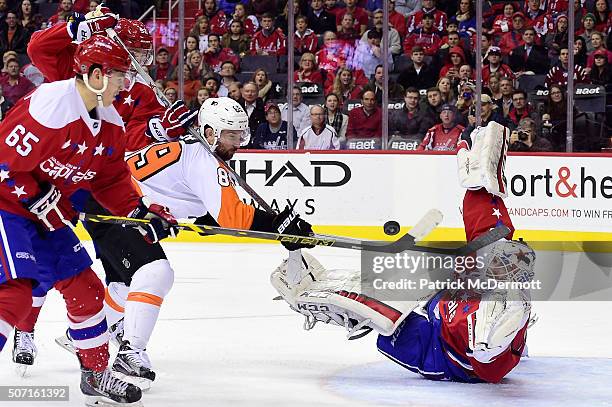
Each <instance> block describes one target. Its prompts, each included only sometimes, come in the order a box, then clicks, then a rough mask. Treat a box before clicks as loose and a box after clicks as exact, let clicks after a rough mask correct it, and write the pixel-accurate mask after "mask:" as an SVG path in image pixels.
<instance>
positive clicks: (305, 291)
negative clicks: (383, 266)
mask: <svg viewBox="0 0 612 407" xmlns="http://www.w3.org/2000/svg"><path fill="white" fill-rule="evenodd" d="M270 281H271V283H272V285H273V286H274V288H275V289H276V290H277V291H278V293H279V294H280V295H281V297H282V298H283V299H284V300H285V301H287V303H288V304H289V306H290V307H291V309H293V310H294V311H297V312H299V313H300V314H302V315H304V316H305V317H306V321H305V323H304V329H306V330H310V329H312V328H314V326H315V325H316V323H317V322H323V323H326V324H327V323H331V324H334V325H339V326H342V327H344V328H346V330H347V331H348V335H347V337H348V338H349V339H357V338H360V337H362V336H364V335H366V334H368V333H369V332H371V331H372V329H375V330H376V331H378V332H379V333H381V334H382V335H386V336H388V335H391V334H392V333H393V331H395V329H396V328H397V326H398V325H399V324H400V323H401V322H402V321H403V320H404V318H405V317H406V316H407V315H408V314H409V313H410V312H411V311H413V310H414V309H415V308H417V307H418V306H419V305H421V302H420V301H381V300H377V299H375V298H371V297H369V296H367V295H364V294H361V293H360V292H361V274H360V273H359V272H358V271H354V270H326V269H325V268H324V267H323V266H322V265H321V264H320V263H319V262H318V261H317V260H316V259H315V258H314V257H313V256H311V255H310V254H308V253H300V252H297V251H296V252H291V253H289V258H288V259H286V260H285V261H283V262H282V263H281V265H280V266H278V267H277V268H276V270H274V272H273V273H272V275H271V277H270Z"/></svg>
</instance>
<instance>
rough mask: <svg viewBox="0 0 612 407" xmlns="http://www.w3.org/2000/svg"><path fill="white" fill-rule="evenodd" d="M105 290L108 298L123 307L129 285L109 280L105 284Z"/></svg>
mask: <svg viewBox="0 0 612 407" xmlns="http://www.w3.org/2000/svg"><path fill="white" fill-rule="evenodd" d="M106 290H107V292H108V295H109V296H110V299H112V300H113V301H114V302H115V303H116V304H118V305H119V306H121V307H123V306H124V304H125V299H126V298H127V295H128V292H129V291H130V287H128V286H127V285H125V283H118V282H115V281H113V282H111V283H108V285H107V286H106Z"/></svg>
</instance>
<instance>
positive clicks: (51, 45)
mask: <svg viewBox="0 0 612 407" xmlns="http://www.w3.org/2000/svg"><path fill="white" fill-rule="evenodd" d="M113 26H114V29H115V31H116V32H117V34H118V35H119V37H120V38H121V39H122V41H123V42H124V43H125V44H126V46H127V47H128V49H129V50H130V52H131V53H132V54H133V55H134V56H135V57H136V58H137V59H138V60H139V62H140V63H141V64H142V65H145V66H146V65H148V64H150V63H151V62H152V38H151V35H150V34H149V32H148V31H147V29H146V27H145V26H144V24H142V23H141V22H139V21H135V20H128V19H123V18H121V19H118V18H117V16H115V15H113V14H109V13H108V10H106V9H104V8H98V10H97V11H96V13H93V14H92V13H90V14H88V15H87V16H86V18H85V19H83V18H82V17H79V16H77V17H76V18H74V19H73V20H72V21H70V22H68V23H59V24H58V25H56V26H53V27H52V28H49V29H47V30H43V31H38V32H36V33H35V34H34V36H33V37H32V40H31V42H30V44H29V47H28V52H29V53H30V56H31V58H32V60H33V62H34V63H35V64H37V65H38V66H40V67H41V71H42V73H43V75H45V77H46V79H47V80H49V81H55V80H63V79H67V78H70V77H72V76H74V71H71V70H69V69H66V66H67V64H68V61H70V59H71V58H74V53H75V50H76V48H77V45H76V44H75V42H82V41H83V40H86V38H89V37H90V36H91V35H93V34H96V33H104V30H105V29H106V28H111V27H113ZM128 66H129V64H128ZM126 82H129V84H128V85H127V86H126V89H123V88H122V89H123V90H121V91H120V92H119V94H118V95H117V96H116V97H115V100H114V103H113V104H114V106H115V109H116V110H117V111H118V112H119V114H120V115H121V117H120V119H122V121H123V123H124V125H125V128H126V133H127V134H123V135H122V137H123V141H124V143H125V145H126V146H125V148H124V149H125V150H127V151H132V150H135V149H138V148H142V147H144V146H146V145H148V144H150V143H152V142H155V141H160V140H161V141H167V140H171V139H174V138H176V137H178V136H180V135H181V134H184V133H185V131H186V127H187V126H188V125H189V124H190V123H191V122H192V121H193V120H194V119H195V116H196V115H197V111H194V112H190V111H189V110H188V109H187V108H186V107H185V106H184V104H183V102H176V103H175V104H173V105H172V106H171V107H170V108H168V109H165V108H163V107H162V105H161V104H160V102H159V101H158V99H157V97H156V95H155V93H154V91H153V90H152V89H151V88H150V87H149V86H147V85H146V84H144V83H143V82H142V79H141V78H139V77H137V78H136V81H135V82H134V81H131V82H130V81H126ZM126 136H127V137H126ZM80 192H82V191H79V193H78V194H75V196H77V195H78V196H82V195H83V194H80ZM72 198H73V201H82V200H83V199H82V198H79V199H77V198H75V197H72ZM85 198H87V196H86V195H85ZM94 198H95V196H94ZM77 206H78V207H79V209H80V210H86V211H87V212H91V213H108V212H109V211H108V210H109V209H111V208H106V209H105V208H103V207H102V206H101V205H100V204H99V203H98V202H96V200H95V199H93V198H89V199H87V200H86V203H83V202H79V203H78V205H77ZM85 226H86V228H87V230H88V232H89V233H90V234H91V235H92V237H93V238H94V243H95V244H96V246H100V245H101V243H100V242H98V241H96V237H97V236H99V235H100V234H104V233H103V232H99V231H98V229H102V231H104V230H106V225H97V224H92V225H90V224H86V225H85ZM129 233H131V235H130V239H129V240H127V241H124V242H123V243H124V246H122V250H123V251H130V250H132V249H133V246H138V250H139V251H143V252H147V253H148V255H147V256H146V257H147V258H148V259H150V258H157V257H160V258H161V257H163V258H165V254H164V253H163V249H162V248H161V246H160V245H159V244H157V243H154V244H149V242H146V241H145V240H144V239H143V237H142V236H141V235H140V233H139V232H138V231H135V230H132V229H130V232H129ZM128 246H129V247H128ZM116 252H121V250H119V249H117V250H116ZM98 256H99V257H101V260H102V263H103V265H104V266H105V271H106V273H107V280H109V281H112V279H113V277H114V276H115V274H116V273H114V271H113V270H112V267H111V266H109V262H108V261H107V260H106V259H105V258H104V257H103V256H101V255H100V253H99V252H98ZM156 256H157V257H156ZM133 263H136V262H133ZM164 270H166V269H165V268H164ZM142 273H147V274H148V275H149V278H150V279H151V280H154V279H155V278H161V279H163V278H165V277H164V276H165V274H164V273H160V272H155V270H153V271H152V270H143V271H142ZM133 274H134V272H132V273H131V274H130V278H131V277H132V275H133ZM130 278H128V280H127V282H129V280H130ZM50 288H51V287H50V286H40V287H38V288H37V289H36V290H34V298H33V307H32V309H31V311H30V313H29V315H27V317H26V318H25V319H23V320H22V321H20V322H19V323H18V324H17V326H16V331H15V337H16V338H19V341H15V344H14V348H13V355H14V357H13V360H14V361H15V362H16V363H20V364H24V363H25V364H26V365H31V364H32V363H33V362H34V357H35V354H36V347H35V345H34V340H33V332H34V327H35V324H36V321H37V318H38V315H39V313H40V310H41V307H42V305H43V304H44V300H45V297H46V291H47V290H48V289H50ZM136 288H138V286H137V287H136ZM140 288H142V287H140ZM140 291H143V292H144V293H145V294H147V295H143V296H140V297H138V298H134V300H135V301H141V300H142V301H143V302H145V303H149V302H150V298H151V296H150V293H147V292H146V290H144V289H142V290H140ZM161 298H163V295H161ZM115 322H117V321H112V322H111V324H109V325H112V324H113V323H115ZM73 339H74V338H73ZM125 353H126V355H127V356H129V357H130V358H132V353H131V351H130V352H128V351H127V350H126V351H125ZM136 353H137V351H135V353H134V354H136ZM127 356H126V357H127ZM144 374H147V375H149V377H151V375H152V373H151V372H144Z"/></svg>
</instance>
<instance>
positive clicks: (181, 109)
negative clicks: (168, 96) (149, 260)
mask: <svg viewBox="0 0 612 407" xmlns="http://www.w3.org/2000/svg"><path fill="white" fill-rule="evenodd" d="M197 115H198V111H197V110H193V111H191V110H189V108H188V107H187V106H185V103H184V102H183V101H182V100H177V101H176V102H174V103H173V104H172V106H170V107H169V108H168V109H166V112H165V113H164V115H163V116H161V117H160V116H153V117H151V118H150V119H149V122H148V126H147V130H146V135H147V136H148V137H150V138H152V139H154V140H157V141H162V142H165V141H173V140H176V139H177V138H178V137H180V136H182V135H184V134H185V132H186V131H187V128H189V126H191V124H192V123H193V122H194V120H195V119H196V117H197Z"/></svg>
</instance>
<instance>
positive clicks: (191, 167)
mask: <svg viewBox="0 0 612 407" xmlns="http://www.w3.org/2000/svg"><path fill="white" fill-rule="evenodd" d="M198 121H199V123H200V133H201V134H202V136H203V137H204V138H205V139H206V140H207V141H208V143H209V144H210V148H211V149H212V150H213V151H215V153H217V155H219V156H220V157H221V158H222V159H223V160H229V159H231V158H232V156H233V155H234V153H235V152H236V151H237V149H238V148H239V147H240V146H241V145H245V144H246V143H248V141H249V131H248V116H247V114H246V112H245V111H244V109H243V108H242V107H241V106H240V105H239V104H238V103H237V102H236V101H234V100H233V99H230V98H210V99H207V100H206V101H205V102H204V104H203V105H202V107H201V108H200V111H199V118H198ZM126 161H127V164H128V167H129V168H130V170H131V172H132V176H133V178H134V179H135V180H136V182H137V185H138V187H139V188H140V189H141V191H142V192H144V191H147V192H146V193H147V194H150V196H149V198H150V199H151V200H154V201H155V202H159V203H160V204H163V205H167V206H168V208H169V210H170V212H171V213H173V214H175V216H176V217H179V218H194V219H197V221H198V223H204V224H209V225H219V226H222V227H228V228H239V229H251V230H259V231H267V232H278V229H277V228H278V227H279V226H280V225H283V224H288V226H287V227H286V228H284V233H289V234H295V235H302V236H308V235H310V234H311V233H312V229H311V226H310V224H309V223H308V222H306V221H304V220H302V219H301V218H300V217H299V215H295V214H294V213H293V212H292V211H291V210H290V209H289V208H286V209H285V210H284V211H283V212H281V213H279V214H269V213H267V212H264V211H262V210H259V209H256V208H254V207H253V206H250V205H247V204H245V203H244V202H242V200H240V198H239V197H238V194H237V193H236V190H235V188H234V181H233V179H232V177H231V175H230V174H229V172H228V171H227V170H226V169H225V168H224V166H223V165H222V164H221V163H219V162H218V161H217V159H216V158H215V157H214V156H213V155H212V154H210V153H209V152H208V151H207V149H206V148H205V147H204V146H203V145H202V144H201V143H200V142H198V141H197V140H196V139H195V138H193V137H190V136H186V137H183V138H181V139H180V140H178V141H174V142H165V143H156V144H152V145H150V146H147V147H145V148H143V149H141V150H139V151H137V152H135V153H133V154H131V155H130V156H128V157H127V158H126ZM133 233H138V232H136V231H135V230H134V229H131V228H124V227H121V226H120V225H112V227H109V228H107V229H106V230H105V235H104V236H96V241H97V242H98V247H97V249H98V251H99V252H101V253H102V254H103V256H102V257H103V258H104V259H106V260H105V262H103V265H104V267H105V269H106V271H107V279H110V281H108V282H107V283H108V291H107V295H106V298H105V309H106V315H107V319H108V324H109V326H114V327H115V330H116V332H114V334H115V335H116V336H118V337H119V341H120V349H119V353H118V355H117V358H116V359H115V362H114V364H113V370H115V372H117V373H119V374H120V376H121V377H122V378H124V379H126V380H128V381H131V382H134V383H136V384H138V385H139V387H141V388H143V389H147V388H148V387H150V385H151V382H152V381H153V380H154V379H155V373H154V371H153V368H152V366H151V363H150V361H149V358H148V356H147V354H146V352H145V350H146V347H147V344H148V342H149V338H150V336H151V334H152V332H153V328H154V326H155V323H156V321H157V316H158V314H159V310H160V307H161V305H162V302H163V299H164V297H165V296H166V294H167V293H168V292H169V290H170V288H171V287H172V284H173V281H174V271H173V270H172V267H171V266H170V263H169V262H168V260H167V259H166V255H165V253H164V252H163V250H161V249H159V250H152V247H153V246H151V245H147V246H144V247H141V246H142V245H141V244H139V243H138V242H139V240H138V239H131V235H132V234H133ZM126 242H127V243H126ZM285 247H287V249H289V250H296V249H299V248H302V247H311V246H303V245H298V244H290V243H287V244H286V245H285ZM109 270H110V272H109ZM122 318H123V332H121V320H122Z"/></svg>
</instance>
